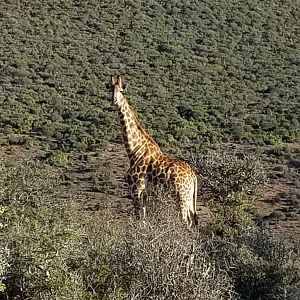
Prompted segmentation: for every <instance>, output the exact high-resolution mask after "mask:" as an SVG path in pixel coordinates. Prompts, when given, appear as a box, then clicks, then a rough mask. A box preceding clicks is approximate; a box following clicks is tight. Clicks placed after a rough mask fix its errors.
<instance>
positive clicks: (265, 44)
mask: <svg viewBox="0 0 300 300" xmlns="http://www.w3.org/2000/svg"><path fill="white" fill-rule="evenodd" d="M299 15H300V11H299V5H298V4H297V3H295V1H292V0H288V1H285V2H282V1H279V0H276V1H251V2H249V1H248V2H244V1H234V2H228V1H225V0H218V1H213V2H207V1H198V2H197V1H167V2H164V1H140V0H132V1H127V0H126V1H118V0H115V1H96V0H89V1H85V2H80V1H58V0H57V1H50V0H42V1H21V2H12V1H6V2H5V3H3V5H2V12H1V18H0V28H1V43H2V45H6V47H3V49H2V52H1V58H2V59H1V62H0V69H1V72H0V82H1V86H2V91H1V96H0V105H1V111H0V122H1V123H0V124H1V128H2V129H3V130H4V132H8V131H11V130H12V131H14V132H18V133H28V132H33V133H34V134H36V135H40V134H42V135H45V136H47V137H48V138H49V139H48V140H49V142H50V143H51V145H52V147H55V148H59V149H60V150H63V151H70V150H73V149H79V150H82V149H86V148H87V147H89V146H93V145H97V144H103V143H105V142H106V141H108V140H111V139H114V138H116V137H117V136H119V135H120V130H119V124H118V120H117V115H116V113H115V112H114V111H113V110H112V109H111V103H109V101H108V100H107V91H106V88H105V84H106V83H107V81H108V80H109V75H110V74H112V73H121V74H124V75H125V76H126V79H127V81H128V82H129V83H130V87H129V88H128V91H129V92H130V95H128V97H129V99H130V102H131V103H132V104H134V106H135V107H136V109H137V110H138V112H139V113H140V115H141V119H142V121H143V123H144V124H146V127H147V128H148V129H149V131H150V132H151V133H153V135H154V136H155V138H157V139H158V140H159V141H160V142H161V143H162V145H164V146H166V147H171V146H172V147H173V146H174V144H175V142H174V141H175V140H176V141H178V144H186V143H190V142H191V141H192V142H193V143H194V144H195V146H196V145H197V144H203V143H205V144H207V143H215V142H220V141H227V140H231V141H238V142H247V143H248V142H251V143H257V144H264V143H266V144H271V145H277V144H278V143H280V142H287V141H297V140H298V139H299V133H300V131H299V114H300V111H299V101H298V97H299V89H298V88H297V86H298V84H299V81H300V78H299V72H298V69H299V49H298V48H299V47H298V46H297V38H298V36H297V28H298V27H299V25H300V24H299ZM166 137H168V138H166ZM175 145H177V144H175Z"/></svg>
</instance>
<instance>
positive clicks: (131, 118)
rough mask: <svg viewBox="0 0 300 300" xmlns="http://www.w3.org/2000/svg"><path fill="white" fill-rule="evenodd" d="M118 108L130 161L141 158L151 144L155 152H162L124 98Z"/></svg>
mask: <svg viewBox="0 0 300 300" xmlns="http://www.w3.org/2000/svg"><path fill="white" fill-rule="evenodd" d="M118 110H119V117H120V122H121V126H122V135H123V140H124V144H125V149H126V152H127V155H128V157H129V159H130V161H132V160H133V161H136V160H139V159H140V158H141V157H142V156H144V155H145V152H146V151H147V148H148V147H149V146H150V144H151V148H152V150H154V152H156V153H161V150H160V148H159V146H158V145H157V143H156V142H155V141H154V140H153V139H152V138H151V137H150V136H149V135H148V134H147V132H146V131H145V130H144V128H143V127H142V126H141V124H140V123H139V121H138V119H137V117H136V115H135V113H134V111H133V110H132V108H131V107H130V105H129V104H128V102H127V101H126V100H125V99H124V98H123V101H122V105H118Z"/></svg>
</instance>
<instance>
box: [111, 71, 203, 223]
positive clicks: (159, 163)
mask: <svg viewBox="0 0 300 300" xmlns="http://www.w3.org/2000/svg"><path fill="white" fill-rule="evenodd" d="M122 92H123V89H122V82H121V78H120V76H118V77H117V80H115V79H114V77H112V100H113V102H114V103H115V104H116V105H117V107H118V110H119V117H120V122H121V127H122V135H123V140H124V144H125V149H126V152H127V155H128V157H129V160H130V167H129V170H128V172H127V174H126V181H127V183H128V186H129V189H130V196H131V198H132V199H133V204H134V208H135V212H136V214H139V212H140V208H141V207H140V206H141V198H142V194H143V192H144V191H145V189H146V185H147V182H149V181H151V182H154V183H156V182H159V183H163V184H165V183H170V184H172V185H174V187H175V191H176V194H177V195H178V197H179V201H180V208H181V215H182V219H183V221H184V223H186V224H187V226H188V227H191V226H194V225H195V224H196V223H197V213H196V200H197V176H196V174H195V172H194V170H193V169H192V167H191V166H190V165H189V164H188V163H187V162H186V161H184V160H180V159H176V158H173V157H171V156H168V155H166V154H164V153H163V152H162V151H161V149H160V147H159V146H158V144H157V143H156V142H155V141H154V140H153V139H152V138H151V137H150V136H149V135H148V134H147V132H146V131H145V130H144V128H143V127H142V126H141V125H140V123H139V121H138V119H137V117H136V115H135V113H134V111H133V110H132V108H131V107H130V106H129V104H128V102H127V101H126V99H125V98H124V96H123V93H122Z"/></svg>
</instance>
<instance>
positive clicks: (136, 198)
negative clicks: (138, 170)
mask: <svg viewBox="0 0 300 300" xmlns="http://www.w3.org/2000/svg"><path fill="white" fill-rule="evenodd" d="M145 188H146V185H145V178H144V177H141V178H136V179H135V180H133V183H132V185H131V187H130V196H131V199H132V200H133V206H134V213H135V215H136V217H137V218H140V216H141V215H140V214H141V206H143V192H144V190H145ZM143 209H144V207H143Z"/></svg>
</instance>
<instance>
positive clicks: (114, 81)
mask: <svg viewBox="0 0 300 300" xmlns="http://www.w3.org/2000/svg"><path fill="white" fill-rule="evenodd" d="M111 83H112V85H115V84H116V80H115V77H114V75H111Z"/></svg>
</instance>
